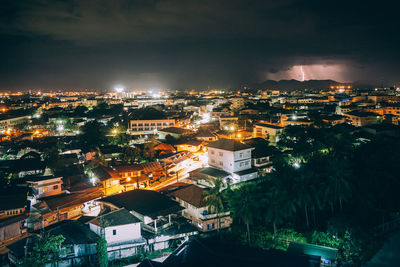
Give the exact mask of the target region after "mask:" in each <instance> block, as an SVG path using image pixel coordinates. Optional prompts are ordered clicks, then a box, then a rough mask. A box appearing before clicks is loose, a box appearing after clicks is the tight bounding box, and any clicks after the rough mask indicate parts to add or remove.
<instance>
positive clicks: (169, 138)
mask: <svg viewBox="0 0 400 267" xmlns="http://www.w3.org/2000/svg"><path fill="white" fill-rule="evenodd" d="M176 141H177V140H176V138H175V137H173V136H172V135H170V134H167V135H166V136H165V143H167V144H170V145H174V144H176Z"/></svg>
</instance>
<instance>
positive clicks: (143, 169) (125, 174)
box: [114, 161, 165, 191]
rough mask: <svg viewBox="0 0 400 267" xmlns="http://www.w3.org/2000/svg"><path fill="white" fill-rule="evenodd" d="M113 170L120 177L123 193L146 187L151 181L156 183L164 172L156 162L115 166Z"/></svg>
mask: <svg viewBox="0 0 400 267" xmlns="http://www.w3.org/2000/svg"><path fill="white" fill-rule="evenodd" d="M114 170H115V171H116V172H117V173H118V174H119V175H120V176H121V182H120V183H121V185H122V186H123V187H124V191H127V190H132V189H135V188H145V187H148V186H150V185H151V183H152V182H153V181H157V180H159V179H160V178H161V177H162V176H164V175H165V171H164V169H163V167H162V166H161V164H160V163H159V162H158V161H155V162H145V163H138V164H126V165H116V166H114Z"/></svg>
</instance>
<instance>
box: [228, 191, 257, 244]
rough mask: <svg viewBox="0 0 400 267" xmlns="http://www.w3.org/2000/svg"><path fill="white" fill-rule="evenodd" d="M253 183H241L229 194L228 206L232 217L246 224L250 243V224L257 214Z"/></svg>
mask: <svg viewBox="0 0 400 267" xmlns="http://www.w3.org/2000/svg"><path fill="white" fill-rule="evenodd" d="M254 192H255V186H254V184H247V185H242V186H240V187H239V188H238V189H235V190H233V191H232V193H231V194H230V198H229V206H230V209H231V211H232V215H233V217H234V218H237V219H238V220H240V221H243V223H244V224H245V225H246V231H247V241H248V243H249V245H250V244H251V238H250V224H252V223H253V221H254V219H255V218H256V217H257V216H258V209H257V204H256V200H255V199H254Z"/></svg>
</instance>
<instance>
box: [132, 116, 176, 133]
mask: <svg viewBox="0 0 400 267" xmlns="http://www.w3.org/2000/svg"><path fill="white" fill-rule="evenodd" d="M174 126H175V120H174V119H161V120H131V123H130V129H129V130H130V134H131V135H145V134H155V133H157V130H160V129H163V128H168V127H174Z"/></svg>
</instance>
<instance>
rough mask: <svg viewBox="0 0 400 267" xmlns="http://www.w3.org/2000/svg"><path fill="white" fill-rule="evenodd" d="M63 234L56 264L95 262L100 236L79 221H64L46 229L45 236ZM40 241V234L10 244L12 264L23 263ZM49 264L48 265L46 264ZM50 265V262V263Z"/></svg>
mask: <svg viewBox="0 0 400 267" xmlns="http://www.w3.org/2000/svg"><path fill="white" fill-rule="evenodd" d="M58 235H62V236H63V237H64V238H65V240H64V242H63V243H62V244H61V248H60V255H59V259H58V260H57V262H56V266H91V265H94V264H95V262H96V261H95V257H96V244H97V241H98V239H99V237H98V236H97V235H96V234H95V233H93V232H92V231H90V230H89V228H88V227H87V226H85V225H83V224H82V223H80V222H78V221H64V222H62V223H59V224H57V225H53V226H51V227H48V228H46V229H45V231H44V233H43V236H58ZM39 241H40V238H39V236H38V235H31V236H29V237H26V238H24V239H21V240H19V241H17V242H15V243H13V244H11V245H9V246H8V248H9V250H10V251H9V253H8V259H9V261H10V263H11V264H12V265H18V266H20V265H22V264H23V261H24V258H25V257H26V255H29V254H30V253H31V252H32V250H33V247H34V246H35V244H36V243H37V242H39ZM46 266H47V265H46ZM48 266H50V264H49V265H48Z"/></svg>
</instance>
